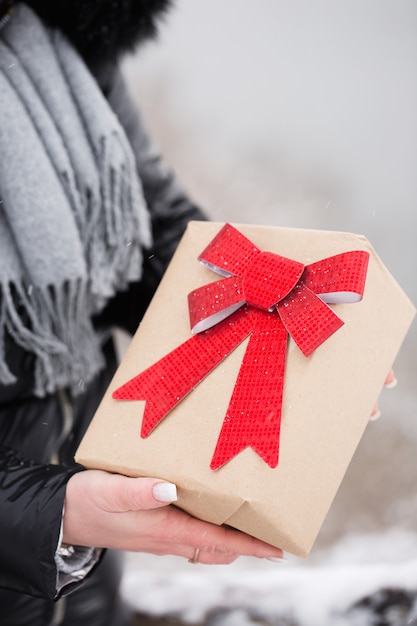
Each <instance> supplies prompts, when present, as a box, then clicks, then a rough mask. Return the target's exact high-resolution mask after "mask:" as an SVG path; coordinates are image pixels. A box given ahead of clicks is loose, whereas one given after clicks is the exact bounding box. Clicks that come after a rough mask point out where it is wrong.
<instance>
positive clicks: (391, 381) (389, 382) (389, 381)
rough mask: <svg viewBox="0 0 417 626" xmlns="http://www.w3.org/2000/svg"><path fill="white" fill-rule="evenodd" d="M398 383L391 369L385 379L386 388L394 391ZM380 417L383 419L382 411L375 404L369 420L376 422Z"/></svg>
mask: <svg viewBox="0 0 417 626" xmlns="http://www.w3.org/2000/svg"><path fill="white" fill-rule="evenodd" d="M397 382H398V381H397V379H396V377H395V374H394V370H393V369H392V368H391V369H390V371H389V372H388V374H387V376H386V378H385V382H384V387H386V388H387V389H393V388H394V387H395V386H396V385H397ZM380 417H381V411H380V410H379V406H378V402H376V403H375V404H374V407H373V409H372V413H371V416H370V418H369V419H370V421H371V422H374V421H375V420H377V419H379V418H380Z"/></svg>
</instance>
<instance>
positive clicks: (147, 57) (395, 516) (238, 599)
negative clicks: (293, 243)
mask: <svg viewBox="0 0 417 626" xmlns="http://www.w3.org/2000/svg"><path fill="white" fill-rule="evenodd" d="M125 69H126V75H127V77H128V80H129V83H130V85H131V89H132V92H133V94H134V96H135V98H136V99H137V101H138V103H139V105H140V107H141V109H142V112H143V113H144V116H145V119H146V121H147V124H148V127H149V129H150V131H151V133H152V136H153V138H154V140H155V142H156V143H157V145H158V146H159V148H160V150H161V151H162V153H163V154H164V155H165V158H166V160H167V161H168V163H169V164H170V165H171V166H172V167H173V168H174V170H176V172H177V173H178V176H179V178H180V179H181V180H182V183H183V185H184V187H185V188H186V189H187V191H188V192H189V193H190V194H191V196H192V197H193V198H194V199H195V200H196V201H197V202H198V203H199V204H200V205H201V206H203V207H204V208H205V210H206V211H207V213H208V214H209V216H210V217H211V218H213V219H215V220H218V221H234V222H248V223H259V224H269V225H282V226H291V227H307V228H318V229H332V230H348V231H353V232H357V233H361V234H364V235H366V236H367V237H368V238H369V239H370V241H371V242H372V243H373V245H374V247H375V248H376V250H377V252H378V253H379V255H380V256H381V258H382V259H383V261H384V263H385V264H386V265H387V267H388V268H389V269H390V271H391V272H392V274H393V275H394V276H395V278H396V279H397V280H398V282H399V283H400V285H401V286H402V287H403V288H404V289H405V291H406V292H407V293H408V295H409V296H410V297H411V299H412V300H413V301H414V303H417V281H416V279H415V273H416V270H417V247H416V235H417V216H416V204H417V177H416V174H417V113H416V111H417V71H416V69H417V2H416V1H415V0H337V1H335V0H210V1H207V0H206V1H203V0H177V2H176V8H175V9H174V10H173V11H172V13H171V14H170V15H169V16H168V18H167V19H166V21H165V24H164V26H163V28H162V29H161V34H160V38H159V41H158V42H156V43H151V44H148V45H147V46H146V47H145V48H143V49H141V50H140V51H139V52H138V54H136V55H135V56H134V57H132V58H131V59H129V60H128V62H127V63H126V67H125ZM415 326H416V325H414V327H413V329H412V330H411V332H410V334H409V335H408V337H407V340H406V343H405V344H404V347H403V349H402V351H401V353H400V355H399V357H398V359H397V362H396V364H395V370H396V375H397V378H398V380H399V384H398V386H397V387H396V388H395V389H394V390H390V391H388V390H384V391H383V393H382V396H381V399H380V408H381V411H382V418H381V419H380V420H379V421H377V422H375V423H371V424H370V426H369V428H368V430H367V432H366V434H365V437H364V439H363V441H362V442H361V445H360V446H359V448H358V451H357V453H356V455H355V458H354V459H353V462H352V464H351V466H350V468H349V470H348V472H347V474H346V477H345V480H344V481H343V484H342V486H341V489H340V491H339V493H338V495H337V497H336V500H335V502H334V505H333V507H332V510H331V512H330V515H329V516H328V519H327V520H326V523H325V525H324V527H323V529H322V532H321V534H320V536H319V539H318V541H317V544H316V546H315V548H314V550H313V553H312V555H311V557H309V559H308V560H307V561H299V560H296V559H292V558H291V557H290V559H289V565H288V566H287V567H283V568H280V569H279V571H278V567H279V566H276V565H272V564H271V563H265V564H264V563H259V562H256V563H255V562H253V561H251V560H245V559H242V560H240V561H239V562H238V563H236V564H234V565H233V566H231V567H228V568H216V569H213V568H210V567H207V566H198V567H195V566H191V565H189V564H187V563H184V561H183V560H180V559H170V558H168V557H163V558H161V557H159V558H157V557H149V556H143V555H142V556H141V555H129V558H128V561H127V566H126V573H125V579H124V587H123V588H124V593H125V595H126V597H127V598H128V599H129V600H130V601H131V602H132V604H133V605H134V606H135V608H136V609H137V610H138V611H141V612H144V613H147V614H150V615H156V616H158V615H159V616H163V617H164V616H165V617H169V616H171V617H172V616H177V618H178V619H182V620H184V621H189V622H197V621H200V622H201V623H207V624H210V625H211V624H213V625H214V624H218V625H219V626H220V625H221V626H234V625H238V626H244V625H245V624H255V623H268V624H269V623H271V624H278V623H279V624H286V625H288V626H289V625H290V624H291V625H292V624H297V625H300V626H330V625H331V626H339V624H340V625H345V624H355V625H356V624H357V625H359V626H362V625H363V626H365V625H367V624H381V625H383V624H387V625H388V624H389V625H391V624H392V625H393V626H401V625H402V624H415V623H417V617H416V614H415V613H414V617H413V612H412V611H413V609H412V608H411V607H412V604H413V598H415V593H416V591H417V491H416V485H417V462H416V456H417V455H416V451H417V419H416V415H415V413H416V406H417V385H416V370H417V358H416V355H417V329H416V327H415ZM387 587H390V588H391V589H396V590H398V589H400V590H402V593H403V592H404V593H405V591H407V593H408V591H410V592H411V595H410V596H408V595H407V593H405V595H404V594H403V595H401V594H400V596H395V602H394V596H391V599H392V603H391V605H390V603H389V602H388V605H387V606H386V607H385V609H386V611H389V610H391V613H390V614H389V615H388V613H387V615H388V617H387V615H385V613H384V615H385V617H384V615H383V611H382V609H381V607H380V616H381V615H382V617H380V619H381V621H370V620H371V619H374V617H372V618H370V617H369V615H370V613H369V611H368V609H370V608H371V609H372V608H373V609H374V611H373V614H374V615H375V611H376V609H375V606H371V605H372V603H370V602H368V604H366V603H365V605H364V606H362V605H360V606H359V607H357V608H356V609H355V610H353V611H352V610H348V608H349V607H351V606H352V604H354V603H355V602H357V601H358V600H360V598H361V597H362V596H363V595H366V594H368V593H372V592H374V591H376V590H378V589H381V588H387ZM384 597H385V598H386V596H383V597H380V598H379V600H380V602H382V605H383V602H384V600H383V598H384ZM375 598H377V596H374V600H375ZM381 598H382V599H381ZM375 602H376V600H375ZM382 605H381V606H382ZM362 609H363V610H362ZM385 609H384V610H385ZM371 612H372V611H371ZM268 619H270V620H271V621H268ZM278 619H282V620H283V621H277V620H278ZM383 619H385V621H382V620H383ZM256 620H259V621H256ZM262 620H264V621H262ZM274 620H275V621H274ZM285 620H287V621H285ZM390 620H391V621H390ZM414 620H416V621H414Z"/></svg>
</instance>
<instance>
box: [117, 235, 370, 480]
mask: <svg viewBox="0 0 417 626" xmlns="http://www.w3.org/2000/svg"><path fill="white" fill-rule="evenodd" d="M368 260H369V253H368V252H366V251H362V250H355V251H351V252H344V253H341V254H337V255H335V256H332V257H328V258H326V259H323V260H321V261H318V262H316V263H312V264H310V265H307V266H304V265H303V264H302V263H299V262H298V261H294V260H292V259H288V258H286V257H282V256H280V255H278V254H273V253H272V252H263V251H261V250H260V249H259V248H258V247H257V246H255V245H254V244H253V243H252V242H251V241H250V240H249V239H247V238H246V237H245V236H244V235H243V234H242V233H241V232H239V231H238V230H237V229H236V228H234V227H233V226H231V225H230V224H226V225H225V226H223V228H222V229H221V230H220V231H219V233H218V234H217V235H216V237H215V238H214V239H213V240H212V241H211V242H210V244H209V245H208V246H207V247H206V249H205V250H204V251H203V253H202V254H201V255H200V257H199V261H200V262H201V263H203V264H204V265H205V266H206V267H208V268H209V269H211V270H212V271H213V272H215V273H217V274H219V275H220V276H222V277H223V278H221V279H220V280H217V281H215V282H212V283H209V284H208V285H204V286H202V287H199V288H198V289H196V290H194V291H192V292H191V293H190V294H189V296H188V304H189V312H190V322H191V329H192V332H193V333H194V334H193V336H192V337H191V338H190V339H188V340H187V341H185V342H184V343H183V344H181V345H180V346H178V347H177V348H175V349H174V350H173V351H172V352H170V353H169V354H167V355H166V356H164V357H163V358H162V359H160V360H159V361H157V362H156V363H155V364H153V365H151V366H150V367H149V368H148V369H146V370H145V371H144V372H142V373H140V374H138V375H137V376H135V377H134V378H132V379H131V380H129V381H128V382H126V383H125V384H124V385H122V386H121V387H119V388H118V389H116V390H115V391H114V392H113V398H114V399H116V400H142V401H143V400H146V405H145V411H144V415H143V420H142V429H141V436H142V437H147V436H148V435H149V434H150V433H151V432H152V430H153V429H154V428H155V427H156V426H157V425H158V424H159V422H160V421H161V420H162V419H163V418H164V417H165V416H166V415H167V414H168V413H169V412H170V411H171V410H172V409H173V408H174V407H175V406H176V405H177V404H178V403H179V402H180V401H181V400H182V399H183V398H184V397H185V396H186V395H187V394H188V393H190V392H191V391H192V390H193V389H194V388H195V387H196V386H197V385H198V384H199V383H200V382H201V381H202V380H203V378H205V377H206V376H207V375H208V374H210V372H211V371H212V370H213V369H214V368H215V367H216V366H217V365H218V364H219V363H221V361H222V360H223V359H224V358H226V357H227V356H228V355H229V354H230V353H231V352H232V351H233V350H234V349H235V348H236V347H237V346H238V345H239V344H240V343H241V342H242V341H243V340H244V339H246V338H247V337H249V342H248V345H247V347H246V351H245V354H244V357H243V360H242V364H241V366H240V369H239V373H238V377H237V380H236V383H235V386H234V389H233V392H232V396H231V399H230V402H229V407H228V409H227V412H226V415H225V418H224V421H223V424H222V428H221V431H220V434H219V438H218V440H217V444H216V448H215V450H214V454H213V457H212V461H211V464H210V468H211V469H213V470H217V469H219V468H220V467H222V466H223V465H224V464H225V463H227V462H228V461H230V460H231V459H232V458H233V457H234V456H236V455H237V454H239V453H240V452H241V451H242V450H244V449H245V448H247V447H250V448H252V449H253V450H254V451H255V452H256V453H257V454H258V455H259V456H260V457H261V458H262V459H263V460H264V461H265V462H266V463H267V464H268V465H269V466H270V467H272V468H274V467H276V466H277V465H278V458H279V436H280V426H281V411H282V399H283V392H284V376H285V362H286V352H287V341H288V337H289V336H291V337H292V338H293V340H294V341H295V343H296V344H297V346H298V347H299V349H300V350H301V351H302V353H303V354H304V355H305V356H306V357H307V356H309V355H310V354H311V353H312V352H313V351H314V350H316V349H317V348H318V347H319V346H320V345H321V344H322V343H323V342H324V341H326V340H327V339H328V338H329V337H330V336H331V335H332V334H333V333H334V332H336V331H337V330H338V329H339V328H340V327H341V326H342V325H343V321H342V320H341V319H340V317H339V316H338V315H336V313H335V312H334V310H333V309H332V308H330V306H329V304H337V303H343V302H344V303H353V302H358V301H360V300H361V299H362V297H363V292H364V287H365V280H366V273H367V267H368Z"/></svg>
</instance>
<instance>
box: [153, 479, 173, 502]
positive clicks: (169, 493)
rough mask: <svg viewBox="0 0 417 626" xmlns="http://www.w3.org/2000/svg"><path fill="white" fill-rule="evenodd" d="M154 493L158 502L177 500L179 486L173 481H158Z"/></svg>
mask: <svg viewBox="0 0 417 626" xmlns="http://www.w3.org/2000/svg"><path fill="white" fill-rule="evenodd" d="M152 495H153V497H154V498H155V500H158V502H175V501H176V500H178V496H177V487H176V485H174V484H173V483H156V485H154V486H153V489H152Z"/></svg>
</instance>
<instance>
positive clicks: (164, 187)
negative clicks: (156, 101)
mask: <svg viewBox="0 0 417 626" xmlns="http://www.w3.org/2000/svg"><path fill="white" fill-rule="evenodd" d="M96 78H97V80H98V83H99V85H100V86H101V89H102V90H103V92H104V94H105V96H106V97H107V99H108V102H109V104H110V106H111V107H112V109H113V111H114V112H115V114H116V115H117V117H118V119H119V121H120V123H121V125H122V126H123V128H124V130H125V132H126V135H127V137H128V139H129V141H130V144H131V146H132V149H133V153H134V155H135V158H136V163H137V168H138V174H139V177H140V180H141V182H142V186H143V191H144V195H145V199H146V202H147V205H148V209H149V212H150V216H151V223H152V235H153V245H152V249H150V250H149V251H147V253H146V260H145V263H144V268H143V278H142V280H141V282H140V283H137V284H133V285H132V287H131V289H130V290H129V291H128V292H126V293H125V294H122V295H121V297H118V299H117V302H116V303H115V305H114V307H113V308H115V307H117V311H115V310H113V311H112V314H116V315H117V314H118V316H119V319H118V323H119V324H120V325H121V326H122V327H124V328H125V329H126V330H128V331H129V332H134V330H136V326H137V324H138V320H139V319H140V318H141V317H142V314H143V313H144V311H145V309H146V307H147V305H148V304H149V301H150V299H151V297H152V295H153V293H154V291H155V289H156V287H157V286H158V284H159V281H160V280H161V278H162V276H163V274H164V272H165V270H166V267H167V265H168V263H169V261H170V259H171V257H172V255H173V253H174V251H175V249H176V247H177V245H178V243H179V241H180V239H181V237H182V235H183V233H184V230H185V228H186V226H187V223H188V222H189V221H190V220H205V219H207V217H206V215H205V214H204V212H203V211H202V210H201V209H200V208H199V207H198V206H196V205H195V204H194V203H193V202H192V201H191V200H190V199H189V198H188V196H187V195H186V193H185V192H184V190H183V189H182V188H181V186H180V184H179V182H178V180H177V178H176V176H175V174H174V172H173V171H172V170H171V169H170V168H169V167H167V165H166V163H165V162H164V160H163V158H162V157H161V155H160V154H159V152H158V151H157V150H156V148H155V146H154V145H153V144H152V142H151V140H150V139H149V136H148V133H147V131H146V129H145V126H144V124H143V120H142V117H141V114H140V112H139V110H138V107H137V105H136V103H135V102H134V101H133V99H132V97H131V95H130V93H129V91H128V88H127V86H126V83H125V81H124V78H123V76H122V74H121V72H120V70H119V69H118V68H117V67H115V66H112V67H106V68H104V69H103V68H101V70H100V71H96ZM130 302H132V303H133V306H129V303H130ZM111 306H112V305H110V307H111ZM129 311H132V319H129V318H128V317H127V314H128V312H129ZM123 312H124V314H125V316H124V319H121V318H120V315H121V314H122V313H123Z"/></svg>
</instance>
